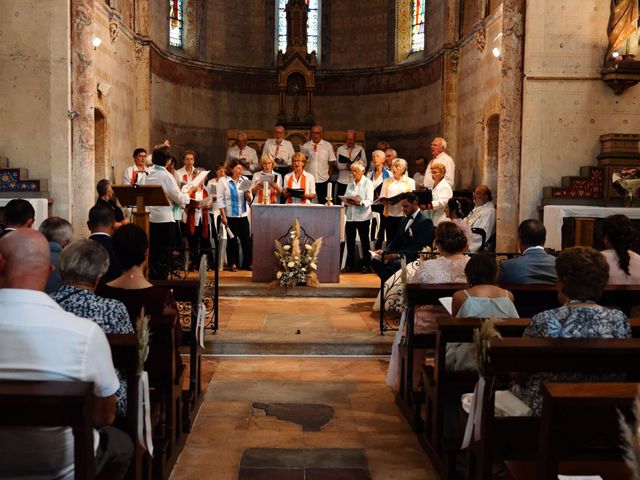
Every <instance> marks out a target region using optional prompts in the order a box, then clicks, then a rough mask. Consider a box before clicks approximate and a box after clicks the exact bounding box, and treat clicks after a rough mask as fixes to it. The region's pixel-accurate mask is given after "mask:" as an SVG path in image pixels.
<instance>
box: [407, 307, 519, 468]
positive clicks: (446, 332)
mask: <svg viewBox="0 0 640 480" xmlns="http://www.w3.org/2000/svg"><path fill="white" fill-rule="evenodd" d="M484 320H485V319H482V318H453V317H450V316H446V317H444V316H443V317H441V318H439V319H438V334H437V341H436V350H435V359H434V365H433V366H431V365H425V366H423V380H424V386H425V402H424V404H423V406H422V418H423V422H424V425H425V428H424V430H423V431H422V432H419V439H420V442H421V444H422V446H423V448H424V449H425V451H426V452H427V453H428V454H429V457H430V458H431V460H432V463H433V464H434V466H435V467H436V469H437V470H438V472H439V473H440V476H441V478H455V465H456V460H457V455H458V454H459V453H460V444H461V443H462V436H461V435H456V434H453V435H452V434H451V433H448V434H447V433H446V432H445V428H444V420H445V408H446V406H447V405H458V403H459V401H460V396H461V395H462V394H463V393H467V392H472V391H473V387H474V386H475V384H476V382H477V381H478V373H477V371H475V370H473V371H462V372H452V371H447V368H446V360H445V359H446V345H447V344H448V343H461V342H469V343H470V342H473V332H474V330H475V329H478V328H480V327H481V326H482V322H483V321H484ZM530 320H531V319H530V318H507V319H501V320H500V321H499V323H498V324H497V325H496V328H497V329H498V331H499V332H500V334H501V335H502V336H504V337H522V334H523V332H524V330H525V329H526V327H527V325H529V322H530Z"/></svg>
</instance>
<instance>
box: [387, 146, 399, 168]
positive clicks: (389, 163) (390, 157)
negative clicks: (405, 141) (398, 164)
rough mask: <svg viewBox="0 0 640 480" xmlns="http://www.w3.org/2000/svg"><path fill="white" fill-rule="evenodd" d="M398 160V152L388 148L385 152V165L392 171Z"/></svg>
mask: <svg viewBox="0 0 640 480" xmlns="http://www.w3.org/2000/svg"><path fill="white" fill-rule="evenodd" d="M396 158H398V152H396V151H395V150H394V149H393V148H387V149H386V150H385V151H384V164H385V166H386V167H387V168H388V169H389V170H391V166H392V165H393V161H394V160H395V159H396Z"/></svg>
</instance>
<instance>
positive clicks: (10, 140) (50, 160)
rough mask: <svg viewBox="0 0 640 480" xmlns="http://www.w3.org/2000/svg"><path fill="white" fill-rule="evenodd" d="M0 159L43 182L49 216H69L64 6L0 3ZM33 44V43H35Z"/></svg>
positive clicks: (61, 0)
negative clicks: (48, 195) (50, 206)
mask: <svg viewBox="0 0 640 480" xmlns="http://www.w3.org/2000/svg"><path fill="white" fill-rule="evenodd" d="M2 9H3V12H4V14H3V16H2V27H1V28H0V39H1V40H0V65H1V67H0V125H2V135H0V156H5V157H9V160H10V163H11V165H12V166H16V167H22V168H27V169H28V170H29V176H30V177H31V178H40V179H45V180H48V182H49V191H50V193H51V197H52V198H53V199H54V201H55V203H54V204H53V213H54V214H56V215H61V216H65V217H67V218H68V217H69V216H70V213H71V200H70V195H71V191H70V190H71V189H70V184H69V175H70V163H69V159H70V158H71V121H70V120H69V116H68V111H69V109H70V103H71V87H70V70H69V62H70V58H69V52H70V38H69V31H70V23H69V2H68V1H67V0H50V1H48V2H22V1H18V0H9V1H8V2H3V5H2ZM36 40H37V41H36Z"/></svg>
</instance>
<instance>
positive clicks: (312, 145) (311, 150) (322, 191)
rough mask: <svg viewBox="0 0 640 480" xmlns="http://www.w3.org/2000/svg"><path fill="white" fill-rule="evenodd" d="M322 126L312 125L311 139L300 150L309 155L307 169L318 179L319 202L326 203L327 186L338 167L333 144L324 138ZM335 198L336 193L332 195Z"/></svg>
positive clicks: (317, 192)
mask: <svg viewBox="0 0 640 480" xmlns="http://www.w3.org/2000/svg"><path fill="white" fill-rule="evenodd" d="M322 131H323V130H322V127H321V126H320V125H314V126H313V127H311V140H310V141H308V142H307V143H305V144H304V145H302V148H301V149H300V151H301V152H302V153H304V154H305V156H306V157H307V165H306V166H305V168H304V169H305V170H306V171H307V172H309V173H310V174H311V175H313V178H314V179H315V181H316V194H317V197H316V198H317V199H318V203H319V204H320V205H324V204H325V202H326V201H327V186H328V185H329V177H330V176H331V173H332V172H333V170H334V169H335V168H336V154H335V153H334V151H333V145H331V144H330V143H329V142H327V141H326V140H323V139H322ZM331 196H332V197H334V198H335V195H333V194H332V195H331Z"/></svg>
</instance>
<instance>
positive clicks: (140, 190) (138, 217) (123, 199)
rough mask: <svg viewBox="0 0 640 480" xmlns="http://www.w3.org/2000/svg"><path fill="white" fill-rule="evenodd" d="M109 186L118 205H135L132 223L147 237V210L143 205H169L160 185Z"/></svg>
mask: <svg viewBox="0 0 640 480" xmlns="http://www.w3.org/2000/svg"><path fill="white" fill-rule="evenodd" d="M111 188H113V193H114V194H115V196H116V198H117V199H118V201H119V202H120V205H126V206H132V205H135V206H136V209H135V211H134V212H133V223H135V224H136V225H138V226H139V227H141V228H142V229H144V231H145V232H146V233H147V238H149V212H147V211H146V208H145V207H166V206H168V205H169V200H168V199H167V196H166V194H165V193H164V190H162V187H161V186H160V185H134V186H131V185H112V186H111Z"/></svg>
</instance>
